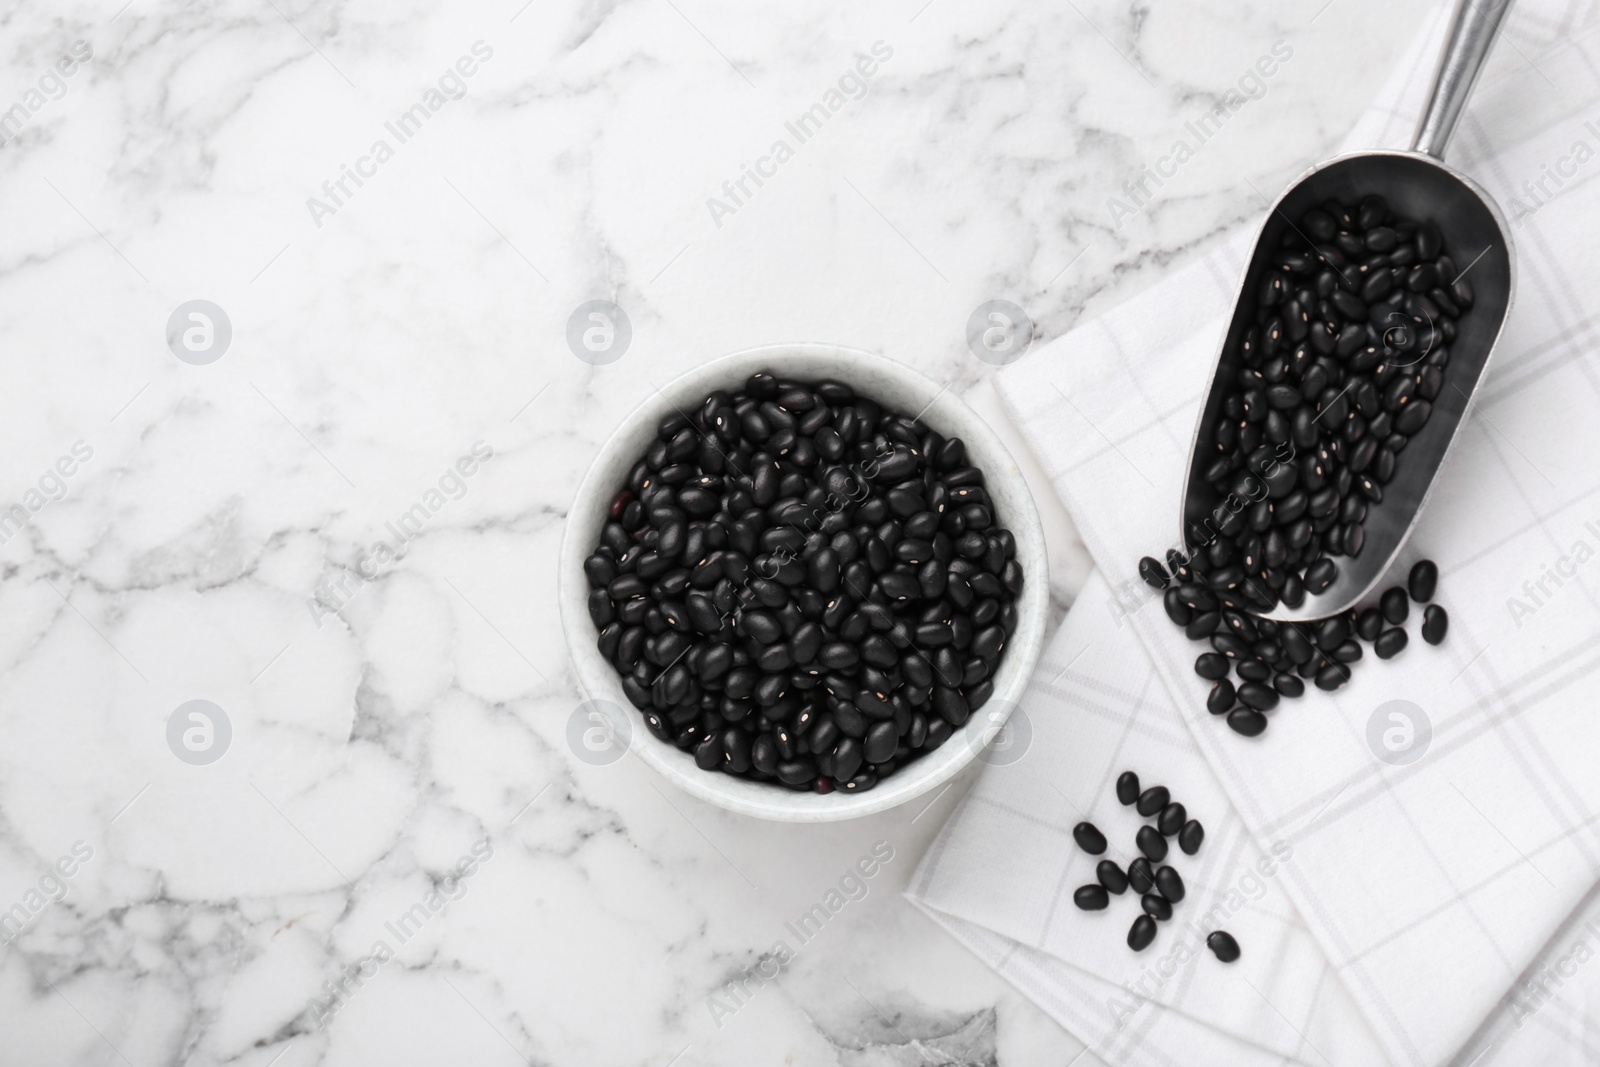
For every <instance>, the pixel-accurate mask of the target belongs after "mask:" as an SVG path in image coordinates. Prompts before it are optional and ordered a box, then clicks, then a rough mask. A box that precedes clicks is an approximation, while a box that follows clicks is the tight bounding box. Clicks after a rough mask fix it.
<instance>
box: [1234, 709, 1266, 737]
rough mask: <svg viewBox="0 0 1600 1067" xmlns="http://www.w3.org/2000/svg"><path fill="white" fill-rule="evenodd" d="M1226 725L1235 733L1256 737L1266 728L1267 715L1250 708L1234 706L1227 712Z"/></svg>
mask: <svg viewBox="0 0 1600 1067" xmlns="http://www.w3.org/2000/svg"><path fill="white" fill-rule="evenodd" d="M1228 725H1229V726H1230V727H1232V728H1233V730H1234V732H1235V733H1240V734H1243V735H1244V736H1245V737H1256V736H1258V735H1260V733H1261V732H1262V731H1263V730H1265V729H1266V728H1267V717H1266V716H1265V715H1263V714H1261V713H1260V712H1259V711H1255V710H1254V709H1252V708H1234V709H1233V710H1232V711H1230V712H1228Z"/></svg>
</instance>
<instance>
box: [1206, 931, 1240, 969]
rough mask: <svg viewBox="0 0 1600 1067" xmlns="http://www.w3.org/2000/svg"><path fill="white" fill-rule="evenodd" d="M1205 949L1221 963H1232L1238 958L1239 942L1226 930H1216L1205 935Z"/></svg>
mask: <svg viewBox="0 0 1600 1067" xmlns="http://www.w3.org/2000/svg"><path fill="white" fill-rule="evenodd" d="M1206 947H1207V948H1209V949H1210V950H1211V954H1212V955H1213V956H1215V957H1217V959H1219V960H1221V961H1222V962H1223V963H1232V962H1233V961H1234V960H1236V959H1238V958H1239V942H1237V941H1235V940H1234V939H1233V935H1232V934H1230V933H1228V932H1227V931H1226V930H1216V931H1213V932H1212V933H1210V934H1207V935H1206Z"/></svg>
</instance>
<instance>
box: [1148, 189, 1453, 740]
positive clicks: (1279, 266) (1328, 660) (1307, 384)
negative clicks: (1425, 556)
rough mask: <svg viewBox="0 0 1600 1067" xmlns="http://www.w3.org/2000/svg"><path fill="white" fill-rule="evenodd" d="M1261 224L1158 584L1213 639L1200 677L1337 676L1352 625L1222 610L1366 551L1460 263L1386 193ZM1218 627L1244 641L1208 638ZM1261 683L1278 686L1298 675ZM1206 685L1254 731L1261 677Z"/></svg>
mask: <svg viewBox="0 0 1600 1067" xmlns="http://www.w3.org/2000/svg"><path fill="white" fill-rule="evenodd" d="M1269 225H1271V226H1274V227H1275V229H1273V230H1272V231H1271V232H1269V233H1268V234H1267V235H1265V236H1264V237H1263V242H1262V245H1261V246H1260V248H1258V255H1260V256H1262V257H1264V259H1263V262H1262V263H1261V264H1260V266H1258V267H1257V269H1256V271H1255V272H1254V273H1253V274H1252V277H1253V278H1254V279H1255V288H1254V289H1253V290H1250V291H1247V292H1246V293H1245V294H1244V297H1243V300H1244V301H1245V309H1244V312H1243V314H1244V316H1245V319H1246V321H1247V323H1248V325H1246V326H1245V328H1244V329H1243V331H1242V332H1241V333H1240V334H1239V335H1238V336H1237V337H1235V338H1233V340H1232V341H1231V342H1230V344H1231V345H1232V346H1233V347H1232V348H1230V349H1229V350H1228V351H1225V352H1224V353H1223V359H1222V365H1223V367H1224V375H1225V377H1224V378H1223V379H1222V380H1220V381H1219V383H1218V385H1217V389H1218V390H1219V393H1220V397H1219V399H1220V404H1219V407H1220V413H1218V412H1217V411H1216V409H1214V410H1213V414H1212V415H1211V416H1209V419H1210V421H1209V424H1207V425H1202V426H1201V427H1200V440H1201V443H1202V444H1201V455H1200V456H1199V457H1198V463H1199V470H1200V476H1201V478H1202V479H1203V480H1204V482H1205V483H1207V484H1208V485H1209V487H1210V489H1211V491H1212V498H1211V506H1210V509H1209V512H1208V513H1206V514H1203V515H1202V516H1201V517H1200V518H1199V519H1198V520H1190V521H1188V523H1187V525H1186V528H1185V530H1184V542H1185V543H1184V545H1183V547H1182V548H1181V549H1173V550H1170V551H1169V552H1168V553H1166V556H1165V566H1164V568H1163V569H1162V572H1161V573H1164V574H1165V575H1166V577H1167V580H1166V581H1165V582H1164V583H1162V584H1161V585H1160V586H1159V588H1162V589H1163V590H1164V594H1165V595H1164V597H1163V606H1164V607H1165V609H1166V613H1167V616H1168V618H1170V619H1171V620H1172V622H1173V623H1174V625H1178V626H1181V627H1183V628H1184V631H1185V635H1186V636H1187V637H1188V638H1189V639H1190V640H1196V641H1210V642H1211V643H1212V646H1213V647H1212V648H1211V649H1206V650H1203V652H1202V655H1201V657H1200V659H1199V660H1198V661H1197V662H1196V666H1195V669H1196V671H1197V672H1198V673H1199V674H1200V675H1201V676H1202V677H1204V678H1206V679H1207V680H1209V681H1218V680H1219V679H1220V677H1221V675H1220V673H1219V668H1218V666H1217V664H1216V662H1215V657H1216V656H1221V657H1223V658H1224V659H1226V660H1228V661H1229V668H1230V672H1231V673H1236V674H1237V675H1238V677H1239V679H1240V681H1242V682H1245V683H1251V684H1259V683H1263V682H1265V681H1267V680H1268V679H1269V678H1274V679H1275V678H1276V677H1277V676H1278V675H1283V674H1287V673H1289V672H1290V671H1291V670H1293V673H1295V674H1296V675H1298V676H1299V677H1300V678H1302V679H1305V678H1322V677H1326V679H1327V682H1328V683H1332V682H1334V681H1335V680H1337V681H1338V683H1339V684H1343V681H1344V680H1346V679H1348V676H1349V672H1348V669H1346V668H1344V667H1343V666H1342V665H1341V666H1339V669H1338V670H1335V671H1333V673H1326V672H1329V671H1330V670H1332V669H1333V666H1334V664H1335V661H1337V662H1338V663H1340V664H1342V663H1343V662H1351V661H1353V659H1352V657H1351V655H1350V654H1349V652H1350V650H1349V649H1344V650H1343V651H1344V653H1345V654H1343V655H1338V654H1336V651H1335V650H1337V649H1340V648H1341V646H1343V645H1344V644H1345V642H1346V641H1348V640H1349V639H1350V634H1349V633H1348V632H1346V633H1345V634H1344V635H1343V636H1340V637H1338V638H1337V639H1327V638H1324V639H1322V640H1309V639H1307V640H1302V637H1307V636H1308V635H1306V634H1302V633H1300V632H1299V630H1298V629H1297V628H1288V629H1289V630H1290V632H1289V633H1288V634H1284V633H1283V631H1284V630H1285V629H1286V628H1284V627H1278V628H1277V632H1266V633H1262V634H1260V635H1259V636H1258V637H1257V638H1253V639H1251V638H1245V637H1244V636H1243V635H1242V634H1241V633H1240V632H1239V630H1238V628H1237V627H1229V619H1230V618H1231V617H1242V618H1246V619H1260V618H1261V617H1262V616H1264V615H1266V614H1269V613H1271V612H1272V611H1273V610H1274V609H1276V608H1277V607H1278V606H1279V605H1280V604H1282V605H1287V606H1289V607H1291V608H1298V607H1300V606H1301V605H1303V604H1304V603H1305V601H1306V597H1307V596H1308V595H1310V596H1317V595H1319V594H1321V593H1323V592H1325V591H1326V590H1327V589H1328V588H1330V587H1331V586H1332V585H1333V583H1334V582H1335V581H1337V580H1338V577H1339V561H1340V560H1341V559H1344V558H1353V557H1357V556H1359V555H1360V554H1361V552H1362V550H1363V548H1364V546H1365V544H1366V528H1367V524H1368V522H1369V520H1371V519H1372V518H1373V517H1374V516H1375V515H1376V514H1377V512H1379V511H1380V510H1381V509H1383V508H1385V507H1393V506H1395V505H1394V503H1393V502H1392V501H1391V502H1387V503H1386V502H1385V492H1384V490H1385V488H1386V487H1387V486H1388V485H1389V484H1390V483H1391V482H1392V481H1393V479H1394V477H1395V472H1396V470H1397V467H1398V464H1400V463H1403V462H1405V457H1404V452H1405V449H1406V445H1407V443H1408V442H1409V440H1410V438H1411V437H1413V436H1415V435H1417V434H1427V433H1433V432H1436V431H1433V430H1430V429H1429V426H1428V424H1429V417H1430V415H1431V412H1432V404H1433V402H1434V400H1435V399H1436V398H1437V397H1439V396H1440V395H1441V393H1442V391H1443V390H1444V389H1445V387H1446V385H1447V381H1446V377H1447V374H1448V366H1449V347H1450V345H1451V344H1452V343H1453V342H1454V340H1455V338H1456V330H1457V323H1458V321H1460V320H1461V319H1462V318H1463V316H1468V315H1470V314H1472V312H1471V306H1472V305H1471V299H1470V298H1471V293H1470V288H1469V289H1467V290H1464V291H1462V292H1459V293H1458V292H1457V291H1456V289H1457V288H1458V286H1457V285H1454V284H1451V283H1449V279H1451V278H1453V277H1457V278H1458V277H1459V274H1460V271H1459V270H1458V269H1457V265H1456V263H1455V261H1454V260H1453V259H1452V258H1451V256H1450V254H1449V251H1448V242H1447V240H1446V237H1447V235H1442V234H1441V233H1440V231H1439V229H1438V227H1437V226H1436V225H1435V224H1434V223H1432V222H1431V221H1428V220H1425V219H1416V218H1409V217H1406V216H1405V215H1403V214H1400V213H1398V212H1396V211H1394V210H1393V209H1392V208H1391V207H1390V206H1389V205H1388V204H1387V203H1386V202H1385V201H1384V200H1383V198H1382V197H1378V196H1368V197H1365V198H1363V199H1361V200H1360V202H1359V203H1347V202H1340V201H1328V202H1326V203H1322V204H1316V205H1313V206H1311V207H1309V208H1308V209H1307V210H1306V211H1305V212H1303V213H1302V217H1301V218H1300V219H1299V220H1288V219H1285V220H1283V222H1282V224H1281V225H1280V224H1278V223H1271V224H1269ZM1274 242H1275V244H1274ZM1463 280H1464V279H1463ZM1226 375H1231V376H1232V377H1231V379H1229V378H1228V377H1226ZM1155 562H1156V560H1155V557H1154V556H1150V557H1146V559H1145V561H1142V562H1141V566H1140V573H1141V575H1142V576H1144V577H1145V578H1146V579H1147V580H1149V579H1153V578H1157V577H1159V576H1160V575H1159V574H1158V573H1157V572H1156V571H1155V570H1154V569H1152V567H1151V566H1150V565H1149V564H1151V563H1155ZM1414 571H1415V582H1416V589H1415V592H1416V593H1425V594H1426V597H1422V596H1415V595H1413V596H1412V597H1411V599H1414V600H1417V601H1418V602H1419V603H1421V602H1423V601H1424V600H1426V599H1431V597H1432V594H1433V588H1432V583H1433V581H1434V580H1435V579H1436V577H1437V569H1436V568H1434V567H1433V566H1432V565H1431V564H1428V565H1427V566H1423V565H1421V564H1419V565H1418V567H1417V568H1414ZM1152 584H1154V583H1152ZM1408 584H1411V583H1408ZM1400 592H1401V595H1402V596H1404V595H1405V593H1406V591H1405V590H1401V591H1400ZM1396 608H1397V605H1396V604H1394V603H1393V602H1392V601H1391V602H1389V603H1387V604H1385V605H1384V606H1383V608H1382V609H1381V610H1380V611H1379V614H1378V616H1377V617H1378V620H1379V621H1380V622H1381V621H1382V620H1383V619H1384V618H1385V617H1388V621H1389V624H1390V625H1391V626H1398V625H1400V624H1401V623H1402V622H1403V621H1404V614H1403V613H1401V614H1400V616H1399V618H1394V617H1393V616H1394V614H1395V612H1396ZM1357 621H1358V620H1356V619H1351V620H1348V622H1347V623H1346V624H1345V625H1346V628H1347V630H1348V629H1349V627H1350V624H1353V623H1356V622H1357ZM1374 626H1375V624H1374V623H1373V622H1371V621H1367V620H1360V625H1359V626H1357V627H1356V630H1357V632H1359V633H1360V634H1361V635H1362V638H1363V639H1364V640H1368V641H1372V640H1376V639H1377V638H1378V637H1380V636H1381V634H1382V629H1383V628H1382V627H1381V625H1380V626H1377V628H1376V629H1374ZM1225 627H1229V629H1228V634H1227V636H1228V637H1230V638H1231V639H1238V640H1243V641H1244V642H1245V645H1246V646H1247V647H1246V648H1245V649H1243V650H1241V649H1240V648H1239V647H1237V646H1234V645H1227V646H1224V645H1223V644H1220V643H1218V641H1217V640H1216V638H1217V636H1218V634H1219V633H1220V632H1222V631H1223V629H1224V628H1225ZM1390 640H1391V641H1392V640H1393V639H1390ZM1302 645H1308V646H1309V645H1315V646H1316V647H1315V654H1314V655H1313V654H1312V651H1311V649H1310V648H1307V649H1306V650H1305V653H1304V654H1302V650H1301V646H1302ZM1354 647H1359V646H1354ZM1308 664H1309V665H1308ZM1319 684H1323V683H1321V682H1319ZM1273 688H1274V689H1275V690H1276V691H1277V692H1278V693H1279V694H1282V695H1290V694H1289V693H1288V692H1287V690H1292V689H1293V688H1294V686H1293V685H1290V686H1287V687H1281V686H1277V685H1274V686H1273ZM1302 688H1303V687H1302ZM1213 693H1214V695H1213V701H1214V703H1208V710H1211V711H1213V712H1218V713H1219V714H1226V716H1227V721H1228V723H1229V725H1230V726H1232V727H1233V728H1234V729H1235V730H1237V731H1238V732H1240V733H1243V734H1246V735H1247V736H1256V735H1258V734H1260V733H1261V732H1262V731H1263V730H1265V728H1266V723H1267V719H1266V717H1265V716H1264V715H1261V714H1260V711H1261V710H1263V709H1262V708H1261V707H1260V706H1258V705H1259V703H1260V702H1259V701H1256V702H1254V703H1252V700H1251V697H1253V696H1258V695H1259V691H1257V690H1251V689H1249V688H1248V687H1247V686H1241V687H1240V688H1239V690H1238V698H1239V700H1240V702H1241V703H1243V704H1244V705H1245V707H1244V708H1242V709H1232V710H1230V709H1225V708H1224V709H1220V710H1219V708H1218V707H1217V706H1216V704H1219V703H1221V698H1220V697H1217V696H1215V691H1213Z"/></svg>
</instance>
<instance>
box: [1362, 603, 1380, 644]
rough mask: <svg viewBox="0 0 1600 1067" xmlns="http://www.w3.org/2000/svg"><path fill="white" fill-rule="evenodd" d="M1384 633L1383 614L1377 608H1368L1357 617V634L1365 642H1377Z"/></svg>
mask: <svg viewBox="0 0 1600 1067" xmlns="http://www.w3.org/2000/svg"><path fill="white" fill-rule="evenodd" d="M1382 632H1383V613H1382V612H1381V611H1379V610H1378V609H1377V608H1367V609H1365V610H1364V611H1362V612H1361V614H1360V615H1358V616H1356V633H1357V634H1359V635H1360V637H1361V640H1363V641H1376V640H1377V639H1378V634H1380V633H1382Z"/></svg>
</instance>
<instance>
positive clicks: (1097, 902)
mask: <svg viewBox="0 0 1600 1067" xmlns="http://www.w3.org/2000/svg"><path fill="white" fill-rule="evenodd" d="M1072 902H1073V903H1074V904H1076V905H1077V906H1078V907H1080V908H1082V909H1083V910H1084V911H1100V910H1101V909H1103V908H1104V907H1105V906H1106V905H1107V904H1109V903H1110V902H1111V898H1110V897H1108V896H1106V890H1105V887H1104V886H1098V885H1080V886H1079V887H1078V888H1077V890H1076V891H1075V892H1074V893H1073V894H1072Z"/></svg>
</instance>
